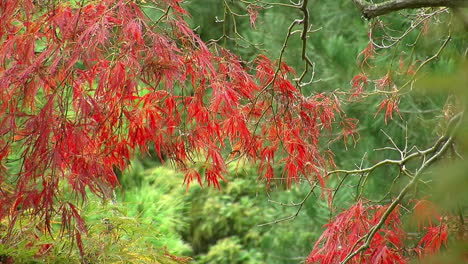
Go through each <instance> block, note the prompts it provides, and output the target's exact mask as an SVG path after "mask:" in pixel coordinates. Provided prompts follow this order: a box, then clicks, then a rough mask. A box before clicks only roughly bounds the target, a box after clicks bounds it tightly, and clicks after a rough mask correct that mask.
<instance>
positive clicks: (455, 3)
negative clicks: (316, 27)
mask: <svg viewBox="0 0 468 264" xmlns="http://www.w3.org/2000/svg"><path fill="white" fill-rule="evenodd" d="M353 2H354V4H355V5H356V6H357V8H359V10H360V11H361V13H362V15H363V16H364V17H365V18H367V19H371V18H374V17H378V16H382V15H385V14H388V13H392V12H395V11H399V10H403V9H415V8H423V7H442V6H445V7H452V8H457V7H468V1H466V0H388V1H385V2H383V3H377V4H373V3H370V2H368V1H365V0H353Z"/></svg>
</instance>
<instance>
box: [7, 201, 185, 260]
mask: <svg viewBox="0 0 468 264" xmlns="http://www.w3.org/2000/svg"><path fill="white" fill-rule="evenodd" d="M127 209H128V208H127V207H125V205H124V204H120V203H102V201H100V199H97V198H96V197H94V198H90V199H89V200H88V201H87V202H86V203H85V204H84V205H83V206H82V208H81V214H82V216H83V217H84V220H85V222H86V226H87V233H81V240H82V248H83V255H82V257H83V258H81V253H80V251H79V249H78V248H77V247H76V243H78V241H76V240H75V239H74V235H73V234H71V233H69V232H67V231H64V233H62V232H61V230H60V227H59V225H58V223H59V222H57V220H59V219H58V218H57V219H53V221H54V223H55V224H54V225H53V226H52V229H51V230H50V231H51V233H50V234H49V233H44V232H42V230H38V229H34V228H27V226H29V225H33V223H32V222H25V223H17V224H16V225H15V226H14V227H13V229H12V231H11V232H12V233H13V234H14V239H12V240H10V243H9V244H3V243H1V244H0V260H1V259H2V256H3V259H4V261H7V260H8V259H10V260H12V261H13V262H14V263H66V262H68V263H80V262H81V261H82V259H83V260H84V261H85V262H84V263H162V264H171V263H180V262H181V261H182V260H183V259H182V258H180V259H178V258H176V257H174V256H173V255H171V254H170V253H169V252H171V253H172V249H165V248H164V247H163V246H160V247H159V245H157V243H154V241H159V240H161V239H164V240H165V241H167V242H170V239H168V238H167V236H163V235H161V234H162V233H161V230H158V229H157V227H158V226H156V225H151V224H146V223H143V222H141V221H139V219H138V218H135V217H131V216H129V215H128V214H127V213H126V212H125V211H126V210H127ZM0 230H1V231H2V232H3V231H6V225H5V224H3V223H0ZM74 232H78V231H77V230H75V231H74ZM33 237H34V238H35V239H33ZM34 241H35V242H34ZM164 245H166V243H164ZM174 248H175V249H177V247H175V246H174ZM177 260H179V261H177ZM2 263H3V262H2ZM6 263H8V262H6Z"/></svg>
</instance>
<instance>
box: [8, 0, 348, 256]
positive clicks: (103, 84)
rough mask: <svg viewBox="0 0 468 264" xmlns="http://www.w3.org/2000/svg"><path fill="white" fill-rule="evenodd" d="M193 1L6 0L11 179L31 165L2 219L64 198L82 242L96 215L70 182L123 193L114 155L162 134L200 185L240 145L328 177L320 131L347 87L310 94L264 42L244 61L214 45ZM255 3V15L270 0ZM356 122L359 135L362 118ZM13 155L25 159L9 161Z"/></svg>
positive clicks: (295, 172)
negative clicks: (197, 20) (195, 19)
mask: <svg viewBox="0 0 468 264" xmlns="http://www.w3.org/2000/svg"><path fill="white" fill-rule="evenodd" d="M179 2H180V1H179V0H163V1H158V2H157V4H158V5H160V6H159V8H161V9H164V10H170V11H168V13H167V14H165V15H163V16H162V17H161V18H160V19H159V20H158V21H152V20H150V19H148V18H146V17H145V16H144V15H143V13H142V12H141V10H140V9H139V7H138V6H137V5H136V4H135V3H134V2H133V1H120V0H104V1H98V2H95V1H93V2H90V3H88V4H84V5H83V6H72V5H70V4H68V3H67V2H57V4H56V5H49V6H47V8H44V7H41V6H40V5H39V4H37V2H33V1H31V0H20V1H1V2H0V5H2V6H1V7H0V9H1V10H2V12H1V18H0V65H1V66H0V100H1V101H0V124H1V128H0V132H1V133H0V136H1V138H0V144H1V145H0V162H1V164H2V167H1V170H2V175H5V173H8V176H6V177H1V178H0V183H1V184H2V186H4V183H6V181H7V180H8V179H7V178H14V179H17V180H16V181H15V182H14V183H13V184H14V186H12V188H8V189H7V188H5V189H4V188H3V187H2V191H1V196H0V219H3V218H5V217H10V219H12V221H11V222H10V227H12V226H13V225H14V223H15V219H17V218H18V217H19V216H20V215H23V214H26V215H29V216H31V217H37V219H41V220H45V227H46V229H49V228H50V221H51V218H52V217H53V215H51V214H52V212H56V213H57V214H59V215H60V216H61V218H62V226H64V227H68V228H70V229H76V232H74V233H75V238H76V242H77V245H78V247H80V245H81V236H80V232H84V231H85V229H86V228H85V225H84V223H83V221H82V220H81V218H80V215H79V212H78V210H77V209H76V208H75V207H74V206H73V205H72V204H70V203H69V202H66V201H63V200H62V199H61V197H62V194H63V192H65V190H64V189H63V188H60V187H59V186H61V184H59V183H61V182H65V183H66V184H67V185H68V186H67V187H66V189H67V190H68V191H71V192H72V193H71V195H72V196H74V197H79V198H80V199H85V196H86V190H87V189H89V190H91V192H93V193H94V194H97V195H99V196H101V197H103V198H109V197H110V196H111V193H112V188H114V187H115V186H116V185H118V182H117V178H116V175H115V173H114V169H116V168H117V169H120V170H123V169H124V168H125V167H126V166H127V164H128V161H129V159H130V158H131V156H132V154H133V153H134V152H135V151H136V150H140V151H141V152H144V153H146V152H147V148H148V145H149V144H153V145H154V148H155V150H156V153H157V155H158V156H159V157H160V158H162V157H163V156H165V157H167V158H169V159H171V160H173V161H174V163H175V164H176V165H177V167H178V168H179V169H181V170H182V171H184V172H185V183H186V184H187V185H188V184H190V183H191V182H192V181H193V180H196V181H197V182H198V183H199V184H202V177H204V179H205V182H206V183H207V184H208V185H209V186H211V185H212V186H214V187H219V181H220V180H225V179H224V178H223V173H224V172H225V171H226V162H227V161H228V160H229V159H231V158H235V156H236V155H234V156H233V155H229V154H233V153H234V154H235V153H239V156H240V155H242V156H243V157H244V158H246V159H249V160H250V161H252V162H257V163H258V168H259V173H260V175H262V177H263V178H264V179H265V180H266V181H267V182H268V183H270V181H271V180H272V179H273V169H272V166H273V164H274V163H275V162H280V161H283V162H284V163H285V164H286V165H285V167H284V172H283V174H282V175H283V178H284V180H285V182H286V183H287V184H288V185H289V184H291V183H292V182H293V181H298V179H299V178H300V177H306V178H308V179H309V180H311V181H313V180H318V181H319V182H320V184H321V185H322V186H323V184H324V179H323V177H324V176H323V175H324V173H323V171H322V170H319V168H324V167H325V160H324V159H323V158H322V153H321V151H320V150H319V148H318V144H319V139H320V137H321V135H322V133H323V131H324V130H331V128H332V123H333V122H334V121H335V118H336V115H337V114H340V112H341V110H340V109H339V105H338V101H337V100H335V99H333V100H332V99H330V98H329V97H328V96H327V95H325V94H315V95H311V96H309V97H304V96H302V95H301V94H300V93H299V91H298V89H297V88H296V86H294V85H293V83H292V82H291V81H290V78H291V77H294V76H295V73H294V71H293V70H292V69H291V68H290V67H288V66H287V65H286V64H284V63H282V64H280V65H278V64H277V63H275V62H272V61H270V60H269V59H268V58H266V57H265V56H262V55H260V56H259V57H258V59H257V60H256V61H255V64H254V65H252V67H244V66H242V65H241V63H240V61H239V59H238V58H237V57H236V56H234V55H233V54H231V53H230V52H229V51H227V50H225V49H223V48H221V47H216V49H209V48H208V47H207V46H206V45H205V43H203V41H201V40H200V38H199V37H198V36H197V35H196V34H195V33H193V31H192V30H191V29H190V28H189V26H188V25H187V24H186V22H185V21H184V15H185V13H186V12H185V11H184V10H183V9H182V8H181V7H180V5H179ZM249 12H250V19H251V23H252V24H253V23H254V21H255V16H256V12H257V10H256V8H254V7H253V6H252V7H251V8H250V9H249ZM32 14H34V16H33V15H32ZM251 72H253V74H252V75H251ZM345 127H346V128H344V129H345V132H344V135H345V136H347V135H350V133H351V130H352V129H354V127H353V126H352V125H350V123H349V122H348V121H346V125H345ZM223 150H227V152H226V151H223ZM229 151H230V152H229ZM195 156H196V157H205V159H204V160H203V159H202V160H201V161H198V160H196V159H195V160H194V159H193V157H195ZM329 157H331V156H329ZM11 160H17V161H18V162H19V163H18V166H17V167H18V169H17V170H14V169H8V170H7V169H6V167H5V165H6V164H7V163H9V162H11ZM197 163H200V164H203V165H202V166H201V167H202V168H203V171H204V174H203V175H201V174H202V173H201V172H200V171H198V169H196V168H200V166H197ZM5 186H6V185H5ZM57 209H58V210H57ZM72 220H73V221H74V223H76V225H72V224H71V223H70V221H72ZM74 226H76V228H75V227H74Z"/></svg>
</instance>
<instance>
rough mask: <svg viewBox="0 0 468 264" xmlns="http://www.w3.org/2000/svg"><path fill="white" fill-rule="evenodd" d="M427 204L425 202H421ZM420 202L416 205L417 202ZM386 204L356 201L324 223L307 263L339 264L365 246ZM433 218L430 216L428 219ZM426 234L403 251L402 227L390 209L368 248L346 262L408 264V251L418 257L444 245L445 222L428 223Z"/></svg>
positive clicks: (403, 236)
mask: <svg viewBox="0 0 468 264" xmlns="http://www.w3.org/2000/svg"><path fill="white" fill-rule="evenodd" d="M420 202H422V203H427V204H429V202H427V201H420ZM418 203H419V202H418ZM388 206H389V205H384V206H382V205H369V204H367V203H365V202H362V201H359V202H358V203H356V204H354V205H353V206H351V207H350V208H349V209H347V210H346V211H344V212H342V213H340V214H338V215H337V216H336V217H335V219H334V220H333V221H330V223H328V224H326V225H325V227H326V230H325V231H324V232H323V233H322V235H321V236H320V238H319V239H318V240H317V242H316V243H315V245H314V247H313V249H312V251H311V252H310V254H309V256H308V257H307V263H322V264H327V263H330V264H331V263H340V262H341V261H343V260H344V259H345V258H346V257H347V256H348V255H349V254H351V253H353V252H354V251H355V250H357V249H358V248H360V247H361V246H363V245H364V243H365V242H366V239H367V237H366V236H367V235H368V234H369V232H370V231H371V230H372V229H373V228H375V227H376V226H377V225H378V223H379V222H380V221H381V219H382V216H383V215H384V213H386V210H387V209H388ZM426 217H427V216H426ZM431 217H432V216H431ZM425 229H426V230H427V232H426V234H425V235H423V236H422V238H421V240H420V242H419V243H418V244H417V246H416V247H415V248H406V247H405V239H406V232H405V230H403V228H402V224H401V221H400V213H399V210H398V208H397V209H393V210H392V211H391V212H390V213H389V215H388V217H387V218H386V220H385V221H384V222H383V224H382V226H380V228H379V229H378V230H377V232H376V233H375V235H374V236H373V237H372V239H370V240H369V245H368V247H367V248H366V249H364V250H363V251H362V252H361V253H359V254H357V255H355V256H354V257H353V258H351V260H350V261H349V262H348V263H407V262H408V261H409V258H408V256H409V254H408V253H409V252H415V253H416V254H417V255H419V256H424V255H428V254H433V253H434V252H436V251H438V250H439V249H440V248H441V246H442V245H443V244H445V243H446V242H447V227H446V225H445V224H444V223H442V222H439V225H437V226H433V225H432V223H430V224H429V225H428V226H427V227H425Z"/></svg>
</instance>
